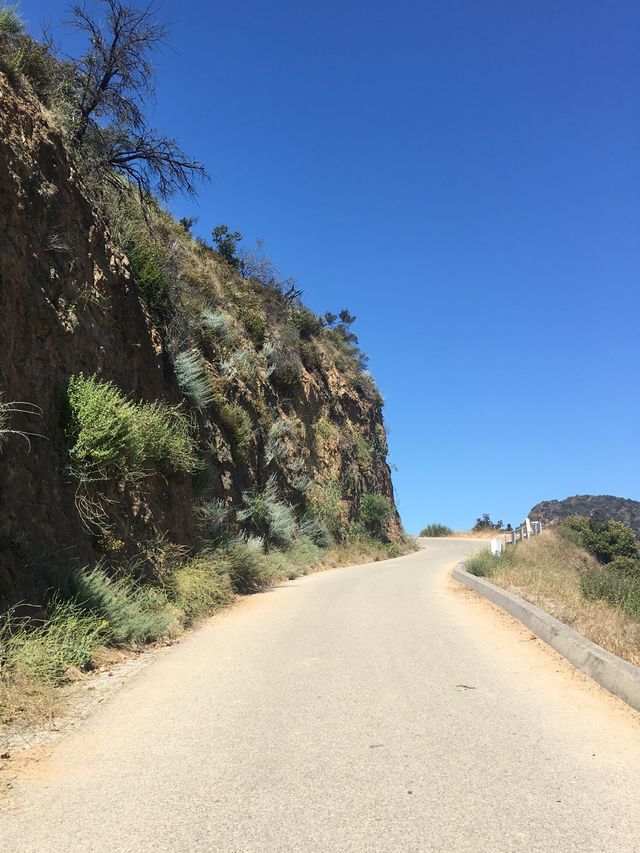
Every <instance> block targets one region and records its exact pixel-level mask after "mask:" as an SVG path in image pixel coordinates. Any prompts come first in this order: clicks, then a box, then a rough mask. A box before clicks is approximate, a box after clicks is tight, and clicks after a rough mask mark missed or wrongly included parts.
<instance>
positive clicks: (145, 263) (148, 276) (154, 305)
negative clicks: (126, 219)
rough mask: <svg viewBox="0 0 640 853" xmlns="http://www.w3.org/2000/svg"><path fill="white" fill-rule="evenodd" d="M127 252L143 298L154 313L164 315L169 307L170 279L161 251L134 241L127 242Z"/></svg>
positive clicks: (134, 277)
mask: <svg viewBox="0 0 640 853" xmlns="http://www.w3.org/2000/svg"><path fill="white" fill-rule="evenodd" d="M126 252H127V257H128V258H129V263H130V264H131V273H132V275H133V280H134V281H135V283H136V285H137V287H138V290H139V291H140V294H141V295H142V298H143V299H144V301H145V303H146V304H147V305H148V307H149V308H150V309H151V310H152V311H153V312H154V313H156V314H159V315H161V316H164V315H165V314H166V312H167V309H168V307H169V281H168V279H167V276H166V274H165V271H164V259H163V257H162V255H161V253H160V252H159V251H158V249H156V248H153V247H149V246H145V245H143V244H142V243H134V242H129V243H128V244H127V246H126Z"/></svg>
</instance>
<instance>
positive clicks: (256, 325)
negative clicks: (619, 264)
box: [225, 281, 268, 347]
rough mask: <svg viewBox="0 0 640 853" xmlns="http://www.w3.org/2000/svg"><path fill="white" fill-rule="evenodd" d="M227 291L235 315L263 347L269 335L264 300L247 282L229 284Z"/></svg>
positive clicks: (253, 339) (254, 339)
mask: <svg viewBox="0 0 640 853" xmlns="http://www.w3.org/2000/svg"><path fill="white" fill-rule="evenodd" d="M225 291H226V293H227V296H228V297H229V300H230V302H231V303H232V305H233V306H234V307H235V309H236V310H235V311H234V313H235V314H236V316H237V317H238V319H239V320H240V322H241V323H242V324H243V326H244V327H245V329H246V330H247V332H248V334H249V337H250V338H251V340H252V341H253V343H254V344H255V345H256V347H261V346H262V345H263V343H264V341H265V337H266V334H267V325H268V324H267V315H266V313H265V310H264V308H263V307H262V299H261V298H260V297H259V296H258V294H257V293H256V292H255V290H254V289H253V287H252V286H251V285H248V284H247V283H245V282H238V281H233V282H227V283H226V284H225Z"/></svg>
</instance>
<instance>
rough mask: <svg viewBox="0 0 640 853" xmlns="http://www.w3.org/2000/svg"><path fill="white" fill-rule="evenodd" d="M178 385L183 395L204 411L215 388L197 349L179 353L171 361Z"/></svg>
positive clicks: (210, 401)
mask: <svg viewBox="0 0 640 853" xmlns="http://www.w3.org/2000/svg"><path fill="white" fill-rule="evenodd" d="M173 367H174V370H175V374H176V379H177V380H178V385H179V386H180V390H181V391H182V393H183V394H186V395H187V396H188V397H190V398H191V399H192V400H193V402H194V403H195V404H196V406H197V407H198V408H199V409H206V407H207V406H209V405H210V404H211V403H212V402H213V400H214V397H215V388H214V386H213V382H212V381H211V376H210V375H209V368H208V365H207V362H206V361H205V359H204V357H203V356H202V354H201V353H200V352H199V350H197V349H195V348H194V349H190V350H185V351H183V352H179V353H178V354H177V355H176V357H175V358H174V360H173Z"/></svg>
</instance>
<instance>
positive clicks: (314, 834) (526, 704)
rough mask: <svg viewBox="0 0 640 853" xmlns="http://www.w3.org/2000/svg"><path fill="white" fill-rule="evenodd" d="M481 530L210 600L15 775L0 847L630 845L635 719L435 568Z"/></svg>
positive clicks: (639, 809) (637, 792) (638, 845)
mask: <svg viewBox="0 0 640 853" xmlns="http://www.w3.org/2000/svg"><path fill="white" fill-rule="evenodd" d="M480 545H481V543H478V542H471V541H460V540H458V541H454V540H439V541H437V540H436V541H432V542H429V543H428V544H427V545H426V547H425V549H424V550H423V551H421V552H420V553H418V554H413V555H410V556H408V557H403V558H400V559H397V560H390V561H387V562H384V563H374V564H371V565H363V566H358V567H355V568H346V569H338V570H335V571H330V572H325V573H321V574H316V575H311V576H309V577H306V578H302V579H299V580H296V581H292V582H289V583H286V584H283V585H282V586H280V587H277V588H275V589H273V590H270V591H269V592H266V593H264V594H261V595H256V596H253V597H251V598H250V599H247V600H246V601H243V602H242V603H241V604H239V605H238V606H236V607H234V608H232V609H231V610H229V611H227V612H225V613H222V614H220V615H218V616H216V617H214V618H213V619H212V620H210V621H209V622H208V623H207V624H206V625H205V626H204V627H202V628H201V629H199V630H198V631H196V632H194V633H193V634H192V635H191V636H190V637H189V638H188V639H186V640H185V641H184V642H182V643H181V644H179V645H176V646H174V647H173V648H171V649H168V650H167V651H166V652H164V653H163V654H161V655H160V657H159V658H158V659H157V660H155V661H154V662H153V663H151V664H150V665H149V666H147V667H146V668H145V669H143V670H142V671H141V672H139V673H138V674H137V675H136V676H134V677H133V678H132V679H131V680H130V681H129V682H128V683H127V684H126V685H125V686H123V687H122V688H121V689H120V690H118V691H117V692H115V693H114V694H113V695H112V696H111V698H110V699H108V700H107V701H106V702H105V703H104V704H103V705H102V706H100V708H99V710H98V711H97V712H96V713H95V714H93V716H91V718H90V719H88V720H87V721H86V722H84V723H83V724H82V725H81V726H80V727H79V728H77V729H76V730H75V731H73V732H71V733H70V734H68V735H67V736H65V737H64V738H62V739H61V740H60V741H59V742H58V743H57V745H56V746H55V748H54V749H53V751H52V754H51V755H50V756H49V757H47V758H45V759H43V760H42V761H41V762H39V764H38V765H37V767H35V768H32V770H31V772H29V773H25V774H24V775H23V776H22V777H21V778H20V780H19V782H18V784H17V785H16V786H15V788H14V790H13V791H12V793H11V795H10V798H9V802H8V805H5V807H4V808H3V809H2V811H0V850H2V851H3V853H13V851H16V853H17V851H20V853H29V851H38V853H40V851H50V853H57V851H60V852H61V853H62V851H64V853H69V851H72V853H75V851H78V853H89V851H100V853H103V851H104V853H119V851H162V853H164V851H171V853H174V851H175V853H182V851H243V852H244V851H256V853H258V851H260V853H271V851H304V853H314V851H339V853H348V852H349V851H402V852H403V853H404V851H431V850H434V851H435V850H437V851H443V853H453V851H474V853H475V851H498V852H499V853H502V851H510V850H518V851H527V853H528V851H538V850H543V851H554V853H555V851H580V853H585V851H594V853H595V851H597V853H603V851H604V852H605V853H608V851H612V853H613V851H615V853H622V851H634V853H635V851H639V850H640V726H639V722H638V720H639V718H638V715H637V714H635V712H633V711H631V710H630V709H627V708H626V706H623V705H622V703H620V702H619V701H618V700H616V699H613V697H609V696H608V694H606V693H604V691H602V690H601V689H600V688H598V687H596V686H595V685H593V683H592V682H590V681H589V680H588V679H587V678H586V677H585V676H583V675H582V674H581V673H577V672H575V671H574V670H573V669H571V667H570V666H569V665H568V664H566V663H565V662H564V661H562V660H561V659H560V658H559V657H558V656H557V655H556V654H555V653H554V652H552V651H551V650H549V649H547V647H545V646H543V644H541V643H540V642H539V641H537V640H534V639H532V638H531V635H530V633H529V632H528V631H526V630H525V629H524V628H522V626H519V625H518V624H517V623H516V622H514V621H513V620H511V619H510V618H509V617H507V616H505V615H503V614H501V613H500V612H499V611H497V610H496V609H494V608H493V607H492V606H491V605H489V604H488V603H486V602H484V601H483V600H482V599H478V598H477V597H476V596H475V595H474V594H473V593H471V592H469V591H467V590H462V589H461V588H459V587H458V586H457V585H456V584H455V583H454V582H453V581H452V580H451V579H450V578H449V575H448V568H450V567H451V564H452V563H454V562H457V561H458V560H459V559H460V558H462V557H463V556H464V555H465V554H467V553H468V552H469V551H473V550H475V549H477V548H478V547H480Z"/></svg>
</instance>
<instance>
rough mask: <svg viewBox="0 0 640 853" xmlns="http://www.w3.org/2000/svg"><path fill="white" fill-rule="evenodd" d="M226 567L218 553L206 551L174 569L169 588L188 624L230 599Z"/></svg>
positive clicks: (229, 584) (230, 591)
mask: <svg viewBox="0 0 640 853" xmlns="http://www.w3.org/2000/svg"><path fill="white" fill-rule="evenodd" d="M227 568H228V567H227V565H226V564H225V562H224V560H222V559H221V558H220V556H219V555H217V554H215V553H204V554H201V555H199V556H198V557H196V558H194V559H193V560H189V561H188V562H186V563H183V564H182V565H181V566H178V567H177V568H176V569H174V571H173V572H171V574H170V576H169V581H168V584H167V589H168V592H169V594H170V596H171V598H172V600H173V601H174V602H175V604H176V605H177V607H178V608H179V609H180V610H181V611H182V613H183V614H184V618H185V623H186V624H187V625H190V624H191V623H192V622H194V621H195V620H196V619H198V618H199V617H201V616H206V615H207V614H209V613H213V611H214V610H216V609H217V608H219V607H221V606H222V605H223V604H226V603H227V602H229V601H230V600H231V598H232V595H233V592H232V588H231V581H230V579H229V575H228V571H227Z"/></svg>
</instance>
